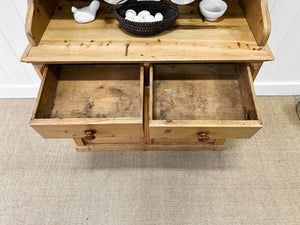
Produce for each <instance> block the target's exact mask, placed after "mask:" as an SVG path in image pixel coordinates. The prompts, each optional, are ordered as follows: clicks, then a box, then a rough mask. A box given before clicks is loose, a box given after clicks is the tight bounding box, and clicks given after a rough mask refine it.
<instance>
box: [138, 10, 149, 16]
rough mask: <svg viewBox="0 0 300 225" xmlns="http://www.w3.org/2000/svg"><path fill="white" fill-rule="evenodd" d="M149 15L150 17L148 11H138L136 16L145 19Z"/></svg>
mask: <svg viewBox="0 0 300 225" xmlns="http://www.w3.org/2000/svg"><path fill="white" fill-rule="evenodd" d="M149 15H151V14H150V12H149V11H148V10H143V11H140V12H139V14H138V16H141V17H145V16H149Z"/></svg>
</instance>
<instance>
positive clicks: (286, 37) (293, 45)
mask: <svg viewBox="0 0 300 225" xmlns="http://www.w3.org/2000/svg"><path fill="white" fill-rule="evenodd" d="M269 10H270V14H271V21H272V32H271V36H270V39H269V46H270V47H271V50H272V52H273V54H274V56H275V61H273V62H266V63H264V65H263V67H262V69H261V71H260V72H259V74H258V77H257V80H256V82H255V89H256V93H257V94H258V95H300V62H299V59H300V45H299V41H300V29H299V28H300V1H299V0H284V1H283V0H269Z"/></svg>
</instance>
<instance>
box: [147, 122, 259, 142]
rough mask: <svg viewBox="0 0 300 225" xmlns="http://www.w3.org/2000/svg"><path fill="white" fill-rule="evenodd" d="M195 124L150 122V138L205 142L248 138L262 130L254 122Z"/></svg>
mask: <svg viewBox="0 0 300 225" xmlns="http://www.w3.org/2000/svg"><path fill="white" fill-rule="evenodd" d="M195 123H196V121H184V124H183V123H182V121H180V122H179V121H171V122H169V125H168V122H166V123H165V124H164V125H163V124H162V123H161V122H152V123H150V137H151V138H167V139H181V140H182V139H186V140H187V142H192V141H195V142H197V141H203V142H206V141H210V140H213V139H231V138H250V137H252V136H253V135H254V134H255V133H256V132H257V131H258V130H260V129H261V128H262V124H260V123H259V122H255V121H254V122H250V123H246V124H243V122H238V121H219V122H217V121H205V122H204V123H203V124H198V125H197V124H195ZM234 123H235V125H233V124H234ZM209 124H210V125H209ZM201 137H202V138H201Z"/></svg>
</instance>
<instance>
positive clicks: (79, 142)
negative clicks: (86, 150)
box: [73, 137, 84, 146]
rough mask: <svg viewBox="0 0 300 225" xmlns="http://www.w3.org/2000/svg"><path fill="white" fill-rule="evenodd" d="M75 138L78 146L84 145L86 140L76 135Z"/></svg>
mask: <svg viewBox="0 0 300 225" xmlns="http://www.w3.org/2000/svg"><path fill="white" fill-rule="evenodd" d="M73 140H74V142H75V144H76V146H84V141H83V139H82V138H76V137H74V138H73Z"/></svg>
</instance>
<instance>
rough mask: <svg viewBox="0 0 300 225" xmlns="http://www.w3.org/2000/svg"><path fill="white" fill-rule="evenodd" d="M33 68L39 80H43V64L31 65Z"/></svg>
mask: <svg viewBox="0 0 300 225" xmlns="http://www.w3.org/2000/svg"><path fill="white" fill-rule="evenodd" d="M32 66H33V68H34V69H35V71H36V72H37V74H38V76H39V78H40V79H41V80H42V79H43V74H44V69H45V64H32Z"/></svg>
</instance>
